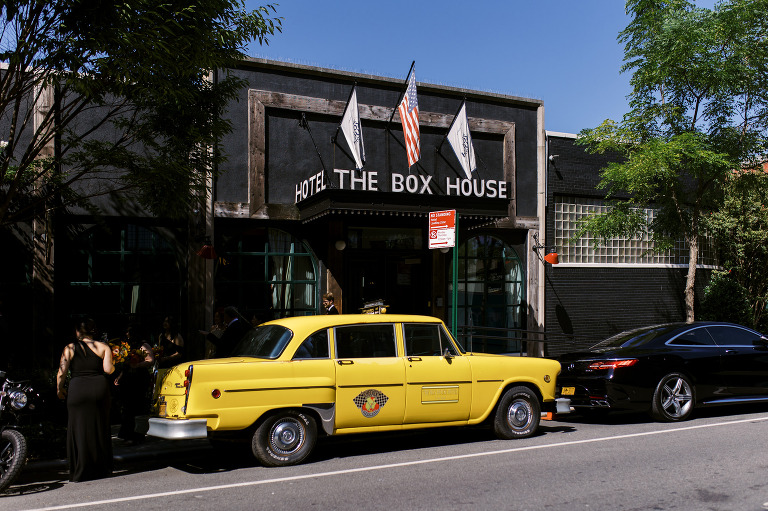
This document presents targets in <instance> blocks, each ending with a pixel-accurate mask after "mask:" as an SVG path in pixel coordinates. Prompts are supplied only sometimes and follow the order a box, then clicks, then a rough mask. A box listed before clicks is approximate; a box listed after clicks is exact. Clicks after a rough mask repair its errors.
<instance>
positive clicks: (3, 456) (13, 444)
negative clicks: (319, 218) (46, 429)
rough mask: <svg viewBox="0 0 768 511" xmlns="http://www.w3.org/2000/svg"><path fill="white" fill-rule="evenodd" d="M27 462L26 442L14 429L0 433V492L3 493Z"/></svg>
mask: <svg viewBox="0 0 768 511" xmlns="http://www.w3.org/2000/svg"><path fill="white" fill-rule="evenodd" d="M26 460H27V441H26V440H25V439H24V435H22V434H21V433H19V432H18V431H16V430H15V429H5V430H3V432H2V433H0V492H2V491H5V490H6V488H8V487H9V486H10V485H11V483H13V481H14V480H15V479H16V476H18V475H19V472H21V468H22V467H23V466H24V462H25V461H26Z"/></svg>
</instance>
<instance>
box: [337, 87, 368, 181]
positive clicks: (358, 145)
mask: <svg viewBox="0 0 768 511" xmlns="http://www.w3.org/2000/svg"><path fill="white" fill-rule="evenodd" d="M341 131H343V132H344V138H346V139H347V144H349V149H350V150H351V151H352V156H353V157H354V158H355V165H356V168H357V169H358V170H359V169H362V168H363V165H365V147H363V129H362V127H361V126H360V113H359V112H358V111H357V90H355V88H353V89H352V95H351V96H350V97H349V103H348V104H347V109H346V111H345V112H344V117H343V118H342V119H341Z"/></svg>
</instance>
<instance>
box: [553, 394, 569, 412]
mask: <svg viewBox="0 0 768 511" xmlns="http://www.w3.org/2000/svg"><path fill="white" fill-rule="evenodd" d="M555 405H556V407H557V408H556V409H555V413H571V400H570V399H567V398H564V397H559V398H557V399H555Z"/></svg>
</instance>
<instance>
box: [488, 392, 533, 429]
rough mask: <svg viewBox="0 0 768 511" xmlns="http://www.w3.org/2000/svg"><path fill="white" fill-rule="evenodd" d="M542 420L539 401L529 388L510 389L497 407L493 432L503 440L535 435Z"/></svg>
mask: <svg viewBox="0 0 768 511" xmlns="http://www.w3.org/2000/svg"><path fill="white" fill-rule="evenodd" d="M540 420H541V406H540V405H539V399H538V398H537V397H536V395H535V394H534V393H533V391H532V390H531V389H529V388H528V387H512V388H511V389H508V390H507V391H506V392H505V393H504V395H503V396H501V399H500V400H499V406H498V407H496V416H495V417H494V420H493V431H494V432H495V433H496V436H497V437H498V438H500V439H502V440H509V439H512V438H526V437H529V436H531V435H533V434H534V433H535V432H536V429H538V427H539V421H540Z"/></svg>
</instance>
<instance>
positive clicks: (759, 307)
mask: <svg viewBox="0 0 768 511" xmlns="http://www.w3.org/2000/svg"><path fill="white" fill-rule="evenodd" d="M766 169H768V167H766ZM706 225H707V227H708V229H710V230H711V232H712V233H713V234H714V235H715V239H716V240H717V242H718V246H719V248H720V259H721V263H722V265H723V267H724V268H725V269H726V270H727V272H728V274H727V278H728V279H729V280H731V281H733V282H734V283H735V284H736V285H738V286H739V287H741V288H742V289H744V294H745V299H746V301H747V304H748V305H747V308H748V309H749V310H750V313H751V323H752V325H751V326H753V327H755V328H758V329H760V328H762V326H763V323H764V322H766V305H768V265H766V261H768V173H766V171H764V170H761V171H744V172H738V173H734V174H732V175H731V176H730V177H729V178H728V180H727V181H726V185H725V191H724V200H723V205H722V206H721V207H720V209H719V210H718V211H715V212H713V213H712V214H711V215H709V216H708V217H707V218H706ZM726 294H727V296H728V299H729V300H734V301H735V298H736V296H734V294H733V293H730V292H729V293H726ZM718 309H720V310H722V308H720V307H718Z"/></svg>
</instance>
